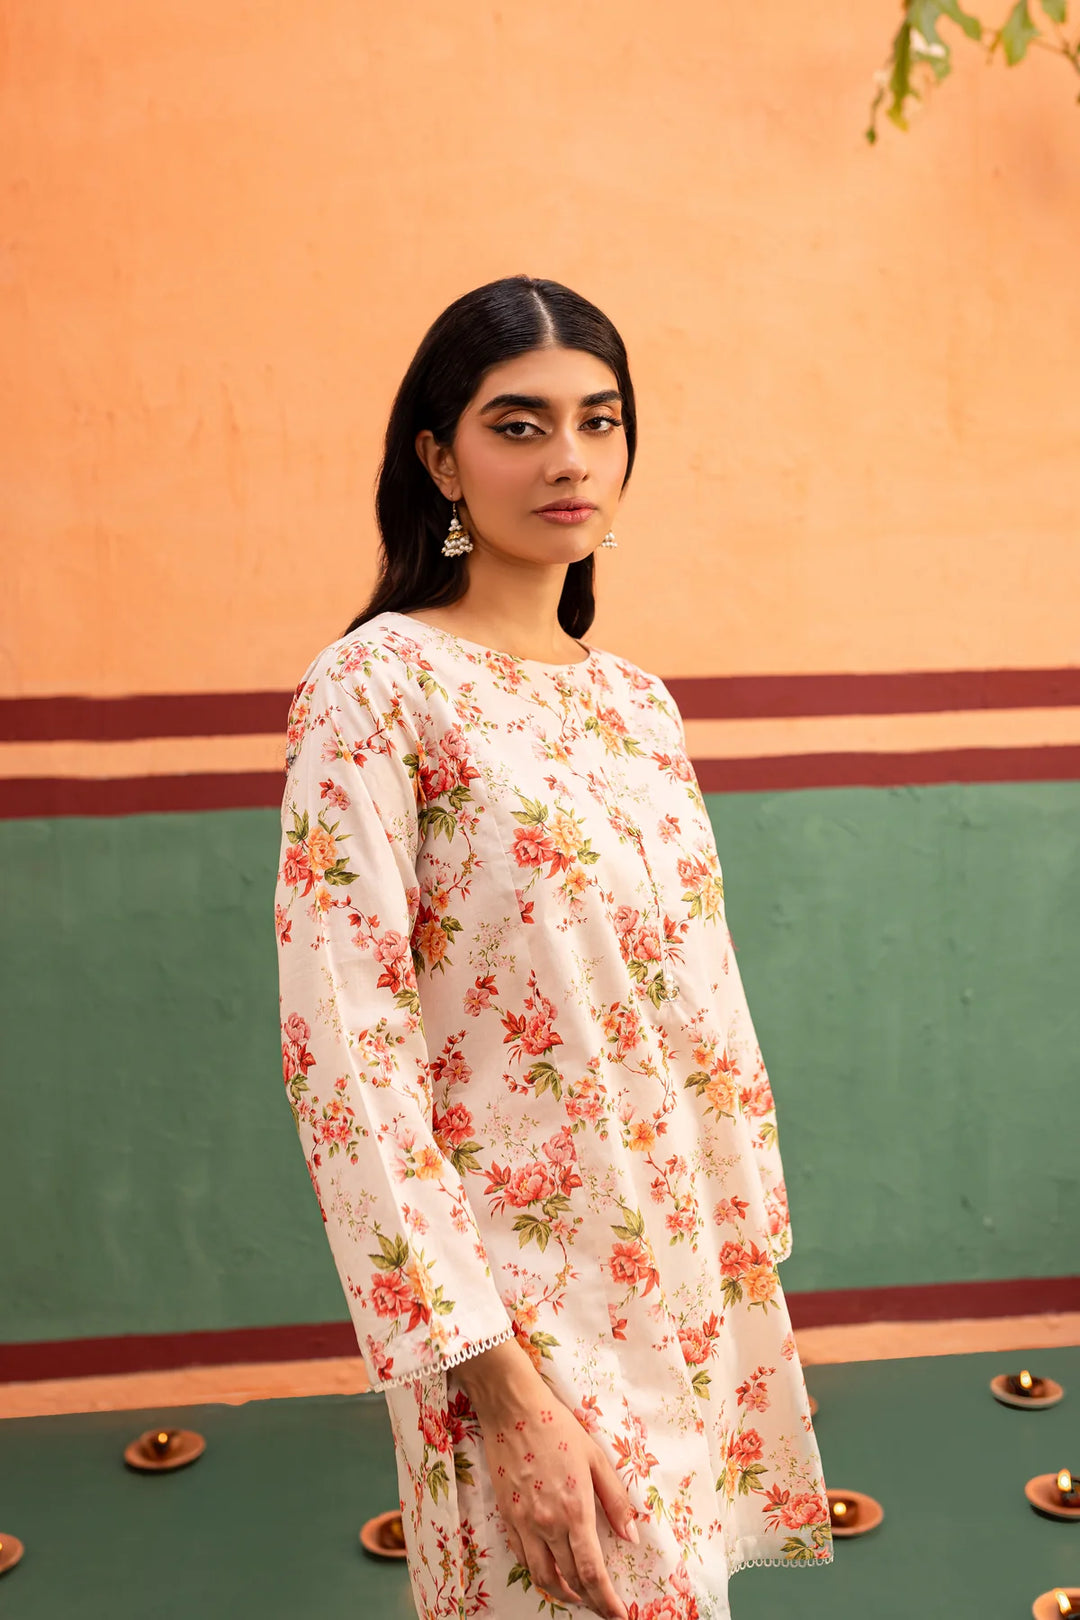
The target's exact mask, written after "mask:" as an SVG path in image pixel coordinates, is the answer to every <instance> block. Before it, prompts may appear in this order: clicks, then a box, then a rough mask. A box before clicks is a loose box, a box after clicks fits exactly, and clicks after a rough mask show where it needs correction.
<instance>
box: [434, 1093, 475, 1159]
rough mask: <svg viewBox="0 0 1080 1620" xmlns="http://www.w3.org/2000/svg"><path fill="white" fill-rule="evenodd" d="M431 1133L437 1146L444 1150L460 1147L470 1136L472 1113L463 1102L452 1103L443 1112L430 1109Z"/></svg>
mask: <svg viewBox="0 0 1080 1620" xmlns="http://www.w3.org/2000/svg"><path fill="white" fill-rule="evenodd" d="M431 1129H432V1133H433V1135H434V1137H435V1139H436V1141H437V1142H438V1144H439V1146H440V1147H441V1148H443V1149H444V1150H446V1151H449V1150H451V1149H453V1148H456V1147H460V1146H461V1144H462V1143H463V1142H467V1141H469V1139H470V1137H471V1136H472V1131H473V1122H472V1115H471V1114H470V1113H469V1110H468V1109H467V1108H466V1107H465V1104H464V1103H452V1104H451V1105H450V1107H449V1108H448V1109H447V1110H446V1113H445V1114H440V1113H439V1112H438V1111H437V1110H432V1117H431Z"/></svg>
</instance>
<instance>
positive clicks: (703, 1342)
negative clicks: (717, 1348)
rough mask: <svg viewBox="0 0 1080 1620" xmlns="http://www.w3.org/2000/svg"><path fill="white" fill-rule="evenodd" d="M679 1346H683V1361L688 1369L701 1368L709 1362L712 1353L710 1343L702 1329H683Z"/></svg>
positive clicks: (680, 1333) (681, 1329)
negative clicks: (704, 1363)
mask: <svg viewBox="0 0 1080 1620" xmlns="http://www.w3.org/2000/svg"><path fill="white" fill-rule="evenodd" d="M679 1344H680V1345H681V1346H682V1353H683V1360H684V1361H685V1362H686V1365H687V1366H688V1367H700V1366H701V1364H702V1363H703V1362H705V1361H708V1359H709V1356H710V1355H711V1353H712V1350H711V1346H710V1344H709V1341H708V1339H707V1338H706V1337H705V1335H704V1333H702V1331H701V1329H700V1328H695V1327H681V1328H680V1329H679Z"/></svg>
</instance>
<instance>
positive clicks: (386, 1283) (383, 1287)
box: [370, 1271, 412, 1316]
mask: <svg viewBox="0 0 1080 1620" xmlns="http://www.w3.org/2000/svg"><path fill="white" fill-rule="evenodd" d="M370 1298H371V1303H372V1306H373V1307H374V1309H375V1310H376V1311H377V1312H378V1314H379V1315H380V1316H400V1315H401V1313H402V1312H403V1311H407V1310H408V1309H409V1306H410V1304H411V1303H412V1295H411V1293H410V1291H409V1285H408V1283H407V1282H406V1281H405V1279H404V1277H403V1276H402V1275H401V1272H400V1271H373V1272H372V1274H371V1293H370Z"/></svg>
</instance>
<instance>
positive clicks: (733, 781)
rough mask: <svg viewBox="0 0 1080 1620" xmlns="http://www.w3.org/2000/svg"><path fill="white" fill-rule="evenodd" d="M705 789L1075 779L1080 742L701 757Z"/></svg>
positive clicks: (1079, 774)
mask: <svg viewBox="0 0 1080 1620" xmlns="http://www.w3.org/2000/svg"><path fill="white" fill-rule="evenodd" d="M693 763H694V769H695V770H696V771H697V777H698V782H699V784H700V786H701V791H702V792H703V793H769V792H771V791H772V790H774V789H780V790H790V789H793V788H828V787H933V786H937V785H940V784H941V783H943V782H1071V781H1075V780H1076V779H1078V778H1080V745H1074V744H1062V745H1050V744H1048V745H1047V746H1045V747H1036V748H942V749H932V748H931V749H927V750H925V752H922V753H910V754H889V753H872V754H855V753H852V754H785V755H777V756H768V755H763V756H762V757H760V758H755V759H698V760H695V761H694V762H693Z"/></svg>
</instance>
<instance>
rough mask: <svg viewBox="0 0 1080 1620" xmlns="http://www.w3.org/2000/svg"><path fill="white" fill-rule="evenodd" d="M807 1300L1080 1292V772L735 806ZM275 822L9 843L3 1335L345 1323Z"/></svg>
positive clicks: (118, 825) (11, 836) (737, 889)
mask: <svg viewBox="0 0 1080 1620" xmlns="http://www.w3.org/2000/svg"><path fill="white" fill-rule="evenodd" d="M710 811H711V814H712V817H713V821H714V825H715V827H716V833H717V841H718V844H719V847H720V854H721V859H722V862H723V866H724V874H725V881H726V887H727V897H728V917H729V921H730V923H731V927H732V932H733V935H734V939H735V943H736V947H737V950H738V959H739V966H740V969H741V971H742V974H743V977H744V980H745V982H746V987H747V991H748V995H749V998H750V1005H751V1008H752V1010H753V1013H754V1017H755V1021H756V1024H757V1028H758V1033H759V1036H760V1039H761V1044H762V1048H763V1050H764V1053H765V1058H766V1062H767V1064H768V1066H769V1070H770V1074H771V1077H772V1081H773V1086H774V1090H775V1092H776V1095H777V1099H778V1103H779V1109H780V1141H781V1147H782V1150H783V1155H784V1163H785V1168H786V1171H787V1178H788V1191H789V1196H790V1200H791V1206H792V1215H793V1221H794V1230H795V1248H794V1253H793V1255H792V1257H791V1259H790V1260H789V1261H787V1262H785V1265H784V1268H783V1278H784V1284H785V1287H786V1288H787V1289H788V1290H790V1291H792V1292H795V1291H799V1290H804V1289H814V1288H857V1287H865V1286H875V1285H884V1284H892V1283H900V1284H903V1283H923V1282H938V1281H943V1280H949V1279H974V1278H993V1277H1001V1278H1008V1277H1020V1276H1028V1277H1037V1276H1055V1275H1060V1274H1064V1273H1069V1272H1073V1271H1075V1270H1076V1254H1077V1246H1076V1236H1075V1208H1067V1200H1068V1199H1069V1198H1070V1197H1071V1198H1073V1199H1074V1198H1075V1187H1076V1174H1075V1144H1076V1142H1077V1140H1078V1139H1080V1087H1078V1086H1077V1084H1076V1074H1077V1062H1076V1053H1077V1049H1078V1046H1080V1011H1078V996H1077V982H1078V971H1077V969H1078V963H1080V949H1078V947H1080V858H1078V850H1077V844H1078V839H1077V828H1078V827H1080V783H1016V784H1005V785H995V786H956V787H939V788H918V789H916V788H911V789H893V790H873V791H870V790H867V791H863V790H815V791H811V792H799V793H782V794H733V795H724V796H720V795H717V796H714V797H712V798H711V800H710ZM277 851H278V818H277V814H276V812H274V811H247V812H230V813H222V814H203V815H181V814H175V815H158V816H133V817H124V818H119V819H116V820H106V819H95V818H87V819H85V820H81V819H58V820H55V821H12V822H6V823H2V824H0V859H2V862H3V873H4V885H3V886H4V890H5V895H4V906H3V912H4V924H3V929H4V937H3V945H2V951H3V958H2V962H0V972H2V974H3V982H4V986H5V998H4V999H5V1009H6V1010H5V1019H4V1032H3V1057H4V1073H5V1079H4V1088H3V1102H4V1107H3V1116H2V1131H0V1230H2V1231H3V1233H4V1244H3V1247H4V1261H5V1271H6V1275H5V1280H4V1286H3V1289H2V1290H0V1298H2V1303H0V1340H4V1341H8V1342H14V1341H22V1340H30V1339H38V1338H42V1339H46V1338H78V1337H84V1336H85V1337H90V1336H97V1335H102V1334H119V1333H135V1332H140V1333H152V1332H176V1331H183V1330H194V1329H206V1328H225V1327H240V1326H255V1325H264V1324H271V1323H290V1322H304V1321H324V1320H330V1319H338V1318H343V1317H344V1314H345V1312H344V1305H343V1301H342V1298H341V1293H340V1289H339V1286H338V1282H337V1275H336V1272H335V1271H334V1268H333V1262H332V1260H331V1258H330V1252H329V1249H328V1247H327V1245H326V1241H325V1238H324V1237H323V1233H322V1224H321V1221H320V1220H319V1216H318V1210H317V1207H316V1204H315V1200H314V1198H313V1196H312V1193H311V1188H310V1184H309V1182H308V1179H307V1173H306V1171H305V1169H304V1164H303V1158H302V1155H301V1153H300V1149H299V1146H298V1144H297V1142H296V1139H295V1136H294V1133H293V1126H292V1120H291V1118H290V1115H289V1110H288V1107H287V1104H286V1102H285V1098H284V1094H283V1091H282V1087H281V1081H280V1069H279V1052H278V1035H277V982H276V974H277V968H276V959H275V952H274V943H273V930H272V922H271V913H272V890H273V877H274V868H275V863H276V860H277Z"/></svg>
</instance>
